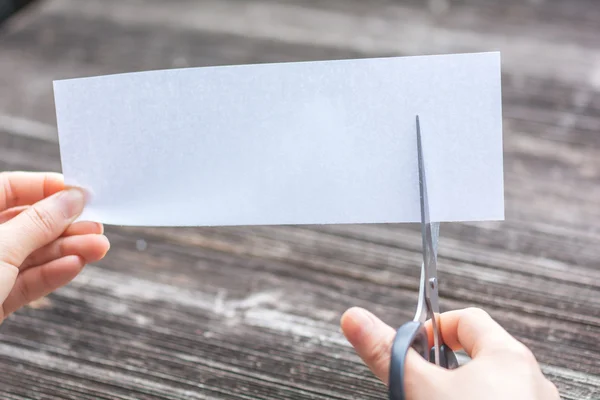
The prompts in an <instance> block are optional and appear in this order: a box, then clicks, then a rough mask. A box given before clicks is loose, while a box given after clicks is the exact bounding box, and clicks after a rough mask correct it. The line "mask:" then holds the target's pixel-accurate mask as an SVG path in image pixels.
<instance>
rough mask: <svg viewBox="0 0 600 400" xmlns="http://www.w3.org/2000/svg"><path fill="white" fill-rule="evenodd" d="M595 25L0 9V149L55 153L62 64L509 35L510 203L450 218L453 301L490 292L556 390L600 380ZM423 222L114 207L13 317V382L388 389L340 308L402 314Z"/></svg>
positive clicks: (73, 389) (446, 276)
mask: <svg viewBox="0 0 600 400" xmlns="http://www.w3.org/2000/svg"><path fill="white" fill-rule="evenodd" d="M448 5H449V6H448ZM447 6H448V7H447ZM598 26H600V4H598V3H597V2H595V1H592V0H571V1H558V0H548V1H545V2H530V3H527V4H525V3H523V2H521V1H517V0H510V1H500V0H495V1H491V0H490V1H485V2H481V1H475V0H462V1H454V2H446V1H431V2H421V1H416V0H413V1H402V2H401V1H383V0H376V1H371V2H363V1H359V0H347V1H341V0H331V1H327V2H317V1H303V2H300V1H291V0H287V1H268V0H249V1H243V2H242V1H237V0H206V1H186V0H172V1H169V2H163V1H158V0H147V1H133V0H127V1H120V0H103V1H100V0H47V1H42V2H40V3H38V4H37V5H36V6H34V7H31V8H29V9H27V10H26V11H24V12H23V13H21V14H19V15H17V16H16V17H14V18H13V19H12V20H11V21H9V23H8V24H6V25H5V26H3V27H2V30H0V88H1V91H0V168H1V170H13V169H25V170H53V171H60V160H59V150H58V144H57V139H56V129H55V116H54V104H53V98H52V86H51V81H52V80H53V79H60V78H68V77H78V76H89V75H96V74H107V73H116V72H128V71H139V70H150V69H159V68H171V67H183V66H202V65H223V64H239V63H253V62H275V61H299V60H321V59H332V58H334V59H335V58H356V57H370V56H387V55H411V54H433V53H448V52H462V51H487V50H501V51H502V53H503V71H504V72H503V96H504V116H505V120H504V123H505V164H506V165H505V173H506V203H507V220H506V221H505V222H502V223H464V224H444V225H443V226H442V231H441V233H442V238H441V243H440V279H441V287H440V290H441V296H442V301H441V303H442V307H443V308H444V309H446V310H447V309H453V308H458V307H466V306H480V307H484V308H485V309H487V310H488V311H489V312H490V313H491V314H492V315H493V316H494V317H495V318H497V319H498V320H499V321H500V322H501V323H502V324H503V325H504V326H505V327H506V328H507V329H508V330H509V331H510V332H511V333H512V334H514V335H515V336H516V337H517V338H519V339H520V340H521V341H523V342H524V343H525V344H527V345H528V346H530V347H531V348H532V349H533V351H534V353H535V354H536V356H537V358H538V360H539V361H540V362H541V363H542V365H543V369H544V372H545V373H546V374H547V376H548V377H549V378H550V379H552V380H553V381H554V382H555V383H556V384H557V385H558V386H559V388H560V389H561V394H562V396H563V398H565V399H577V400H581V399H599V398H600V376H599V375H600V344H599V343H598V337H600V312H599V310H600V296H599V295H600V283H599V282H600V270H599V269H598V264H599V262H598V259H600V246H599V245H598V243H599V242H600V207H599V203H600V179H599V178H600V133H599V132H600V42H599V41H598V40H597V39H598ZM418 229H419V228H418V226H413V225H362V226H355V225H344V226H338V225H335V226H304V227H291V226H281V227H252V228H247V227H230V228H200V229H163V228H160V229H142V228H127V229H124V228H113V227H111V228H109V229H108V230H107V231H108V232H107V234H108V236H109V238H110V239H111V242H112V249H111V252H110V253H109V255H108V256H107V258H106V259H105V260H104V261H102V262H100V263H98V264H97V265H93V266H88V267H87V268H86V269H85V270H84V272H83V273H82V275H81V276H80V277H79V278H78V279H77V280H76V281H75V282H73V283H72V284H70V285H68V286H67V287H65V288H63V289H61V290H59V291H58V292H56V293H55V294H53V295H51V296H49V297H48V298H46V299H44V300H43V301H40V302H37V303H35V304H34V305H32V306H31V307H28V308H26V309H23V310H21V311H19V312H17V313H16V314H14V315H13V316H11V317H10V318H9V319H8V320H6V321H5V322H4V323H3V324H2V326H1V327H0V393H1V394H2V396H1V397H2V398H7V399H23V398H28V399H29V398H32V399H41V398H43V399H194V398H198V399H203V398H228V399H233V398H239V399H250V398H262V399H281V398H294V399H317V398H339V399H342V398H361V399H364V398H383V397H385V393H386V390H385V388H384V387H383V385H382V384H380V383H379V382H378V381H377V380H376V379H375V378H373V377H372V375H371V374H370V372H369V371H368V370H367V369H366V368H365V367H364V366H363V365H362V363H361V362H360V361H359V360H358V358H357V357H356V356H355V355H354V353H353V351H352V349H351V348H350V347H349V345H348V344H347V343H346V342H345V340H344V338H343V336H342V335H341V333H340V331H339V328H338V322H339V317H340V315H341V313H342V312H343V311H344V310H345V309H346V308H348V307H350V306H353V305H359V306H363V307H366V308H368V309H370V310H372V311H374V312H375V313H377V314H378V315H380V316H381V317H382V318H383V319H384V320H385V321H386V322H388V323H389V324H391V325H393V326H398V325H400V324H401V323H403V322H404V321H406V320H407V319H409V318H411V316H412V314H413V313H414V308H415V306H416V294H417V284H418V275H419V268H418V265H419V257H420V236H419V230H418Z"/></svg>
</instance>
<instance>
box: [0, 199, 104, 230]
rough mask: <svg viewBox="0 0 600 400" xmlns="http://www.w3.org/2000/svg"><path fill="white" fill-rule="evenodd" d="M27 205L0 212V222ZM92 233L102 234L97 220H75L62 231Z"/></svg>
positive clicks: (13, 215) (24, 208)
mask: <svg viewBox="0 0 600 400" xmlns="http://www.w3.org/2000/svg"><path fill="white" fill-rule="evenodd" d="M29 207H31V206H19V207H13V208H9V209H8V210H4V211H2V212H0V224H3V223H4V222H6V221H9V220H11V219H13V218H14V217H16V216H17V215H19V214H21V213H22V212H23V211H25V210H27V209H28V208H29ZM92 233H95V234H98V235H101V234H103V233H104V225H102V224H101V223H98V222H91V221H80V222H75V223H74V224H71V225H70V226H69V227H68V228H67V230H66V231H65V232H64V233H63V236H75V235H87V234H92Z"/></svg>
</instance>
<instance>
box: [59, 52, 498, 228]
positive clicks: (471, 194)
mask: <svg viewBox="0 0 600 400" xmlns="http://www.w3.org/2000/svg"><path fill="white" fill-rule="evenodd" d="M54 92H55V101H56V111H57V121H58V129H59V141H60V151H61V158H62V166H63V172H64V175H65V180H66V182H67V184H70V185H77V186H81V187H84V188H86V189H87V190H88V191H89V192H90V194H91V199H90V202H89V203H88V205H87V206H86V209H85V211H84V214H83V215H82V216H81V219H85V220H92V221H98V222H103V223H106V224H115V225H138V226H211V225H212V226H215V225H280V224H337V223H340V224H341V223H398V222H418V221H420V203H419V185H418V166H417V144H416V143H417V137H416V127H415V116H416V115H417V114H418V115H419V116H420V120H421V131H422V137H423V149H424V150H423V151H424V157H425V167H426V172H427V186H428V195H429V200H430V215H431V218H432V220H434V221H477V220H501V219H504V185H503V146H502V110H501V77H500V54H499V53H477V54H455V55H439V56H421V57H391V58H377V59H358V60H340V61H320V62H300V63H279V64H259V65H242V66H224V67H204V68H187V69H174V70H162V71H151V72H138V73H128V74H120V75H110V76H100V77H91V78H79V79H69V80H60V81H55V82H54Z"/></svg>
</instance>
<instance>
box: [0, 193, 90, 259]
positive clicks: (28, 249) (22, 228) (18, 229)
mask: <svg viewBox="0 0 600 400" xmlns="http://www.w3.org/2000/svg"><path fill="white" fill-rule="evenodd" d="M84 204H85V198H84V193H83V191H81V190H79V189H68V190H63V191H61V192H59V193H56V194H54V195H52V196H50V197H48V198H46V199H44V200H41V201H39V202H37V203H36V204H34V205H33V206H31V207H29V208H28V209H27V210H25V211H23V212H22V213H21V214H19V215H17V216H16V217H14V218H13V219H11V220H10V221H8V222H5V223H4V224H2V225H0V240H1V241H0V261H2V262H5V263H8V264H11V265H14V266H20V265H21V264H23V261H24V260H25V258H27V257H28V256H29V255H30V254H31V253H33V252H34V251H35V250H37V249H39V248H40V247H43V246H45V245H46V244H48V243H50V242H52V241H53V240H55V239H56V238H58V237H59V236H60V235H62V233H63V232H64V231H65V230H66V229H67V227H68V226H69V225H70V224H71V223H72V222H73V221H74V220H75V219H76V218H77V216H78V215H79V214H80V213H81V212H82V211H83V207H84Z"/></svg>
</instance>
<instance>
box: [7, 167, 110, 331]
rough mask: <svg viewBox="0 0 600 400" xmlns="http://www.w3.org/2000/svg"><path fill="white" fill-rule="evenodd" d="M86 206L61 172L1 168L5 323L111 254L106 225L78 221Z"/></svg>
mask: <svg viewBox="0 0 600 400" xmlns="http://www.w3.org/2000/svg"><path fill="white" fill-rule="evenodd" d="M84 205H85V195H84V193H83V191H81V190H79V189H75V188H70V189H67V188H65V184H64V181H63V177H62V175H60V174H55V173H31V172H2V173H0V323H1V322H2V321H3V320H4V319H5V318H6V317H7V316H8V315H9V314H11V313H12V312H14V311H16V310H17V309H19V308H21V307H23V306H24V305H26V304H28V303H30V302H32V301H34V300H36V299H38V298H40V297H43V296H45V295H47V294H49V293H50V292H52V291H54V290H56V289H58V288H59V287H61V286H64V285H66V284H67V283H69V282H70V281H71V280H72V279H73V278H75V277H76V276H77V274H79V272H80V271H81V270H82V268H83V267H84V265H85V264H87V263H90V262H95V261H98V260H100V259H102V258H103V257H104V255H105V254H106V253H107V251H108V249H109V242H108V239H107V238H106V237H105V236H104V235H103V231H104V228H103V226H102V225H101V224H98V223H94V222H77V223H73V221H74V220H75V219H76V218H77V217H78V216H79V215H80V214H81V212H82V211H83V207H84Z"/></svg>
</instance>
